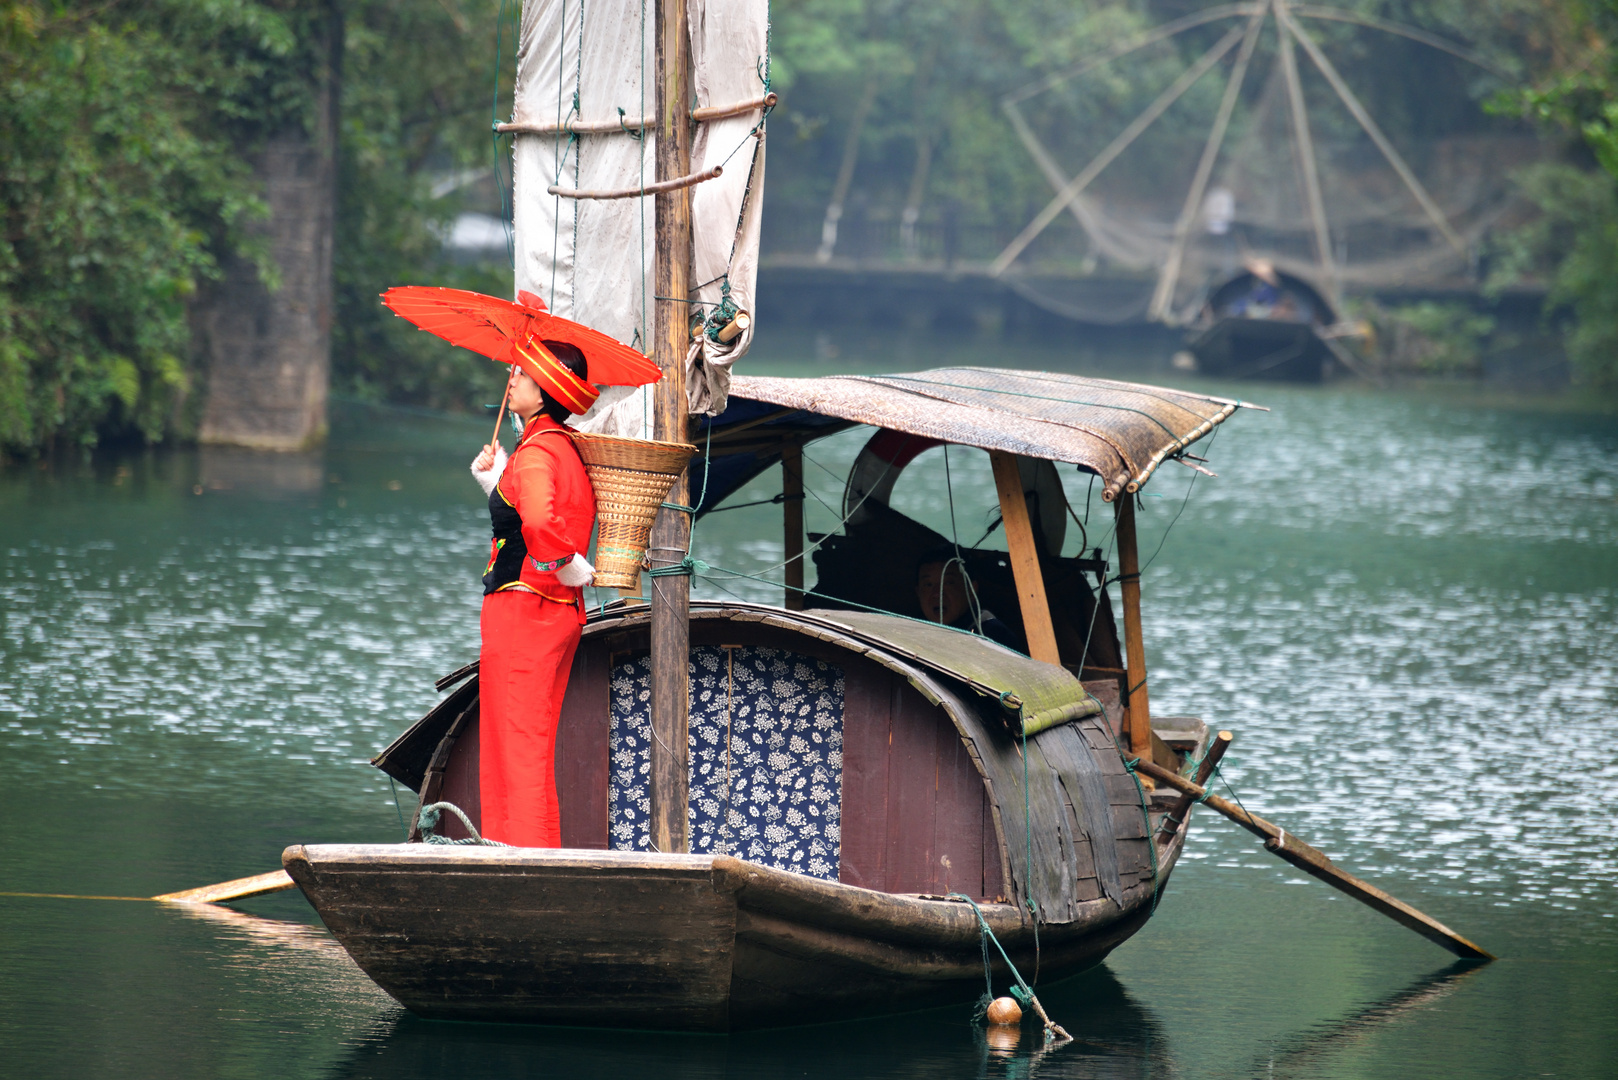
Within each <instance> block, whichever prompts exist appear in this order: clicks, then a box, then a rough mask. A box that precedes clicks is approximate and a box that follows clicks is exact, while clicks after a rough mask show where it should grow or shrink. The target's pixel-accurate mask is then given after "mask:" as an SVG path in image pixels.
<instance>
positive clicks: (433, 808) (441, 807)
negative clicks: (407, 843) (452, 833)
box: [417, 802, 511, 847]
mask: <svg viewBox="0 0 1618 1080" xmlns="http://www.w3.org/2000/svg"><path fill="white" fill-rule="evenodd" d="M445 810H448V811H449V812H450V813H452V814H454V815H455V816H456V817H458V818H460V819H461V824H462V825H465V826H466V831H467V832H468V833H470V834H471V835H470V836H468V837H466V838H464V839H461V840H451V839H450V838H449V837H447V836H439V835H438V834H436V833H434V832H433V829H434V828H435V827H437V825H438V818H439V815H440V814H441V813H442V812H443V811H445ZM417 824H419V825H420V826H421V838H422V840H424V841H426V842H427V843H429V844H453V845H472V844H477V845H482V846H484V847H510V846H511V845H510V844H502V843H501V842H500V841H498V840H487V839H485V838H484V837H482V836H480V835H479V834H478V830H477V827H476V826H474V825H473V824H472V819H471V818H469V817H467V816H466V811H464V810H462V809H461V808H460V807H459V806H456V805H455V804H454V803H448V802H435V803H433V804H432V805H430V806H424V807H422V808H421V816H420V817H419V818H418V819H417Z"/></svg>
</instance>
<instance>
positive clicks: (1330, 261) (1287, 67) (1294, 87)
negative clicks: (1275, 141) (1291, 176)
mask: <svg viewBox="0 0 1618 1080" xmlns="http://www.w3.org/2000/svg"><path fill="white" fill-rule="evenodd" d="M1274 7H1275V32H1276V35H1277V37H1278V38H1279V40H1280V45H1281V56H1280V61H1281V75H1282V77H1283V78H1284V79H1285V80H1286V86H1287V101H1288V103H1289V104H1290V105H1291V107H1292V138H1293V139H1294V140H1295V144H1296V146H1297V149H1298V167H1299V169H1301V170H1302V172H1303V193H1304V197H1305V199H1307V200H1308V203H1309V220H1310V222H1311V223H1312V224H1313V225H1314V227H1315V254H1316V255H1317V256H1319V258H1320V276H1321V277H1323V278H1325V282H1324V284H1325V286H1326V292H1327V294H1328V295H1329V296H1330V297H1331V299H1332V302H1333V303H1336V301H1337V265H1336V260H1335V259H1334V258H1333V257H1332V250H1331V228H1330V226H1328V225H1327V224H1326V200H1325V199H1324V198H1322V197H1321V194H1320V167H1319V164H1318V162H1317V161H1316V159H1315V139H1314V136H1313V135H1312V134H1311V133H1310V131H1309V109H1308V107H1307V106H1306V105H1305V104H1304V100H1303V85H1302V84H1301V83H1300V82H1299V81H1298V58H1297V55H1296V54H1295V53H1294V52H1293V50H1292V41H1293V34H1292V24H1291V23H1290V22H1288V21H1287V18H1286V4H1285V3H1284V2H1283V0H1274Z"/></svg>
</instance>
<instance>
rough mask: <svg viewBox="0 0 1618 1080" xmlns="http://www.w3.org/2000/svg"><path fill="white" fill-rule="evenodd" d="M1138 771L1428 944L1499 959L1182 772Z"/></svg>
mask: <svg viewBox="0 0 1618 1080" xmlns="http://www.w3.org/2000/svg"><path fill="white" fill-rule="evenodd" d="M1135 770H1136V772H1138V773H1141V774H1143V775H1145V776H1150V777H1152V778H1153V779H1154V780H1158V781H1161V782H1162V783H1164V784H1167V785H1168V786H1169V787H1172V788H1177V789H1178V790H1180V791H1181V792H1183V793H1184V794H1187V795H1190V796H1191V797H1192V798H1195V799H1201V800H1202V801H1203V802H1205V803H1207V804H1208V806H1210V807H1212V808H1213V809H1214V810H1217V811H1218V812H1219V813H1221V814H1223V815H1225V816H1226V817H1228V818H1229V819H1230V820H1232V821H1234V822H1235V823H1236V824H1238V825H1240V826H1241V827H1242V828H1244V829H1246V830H1247V831H1248V832H1250V833H1252V834H1253V835H1254V836H1257V837H1259V838H1260V839H1261V840H1263V841H1264V848H1265V850H1267V851H1269V852H1270V853H1271V854H1273V855H1275V856H1276V857H1278V858H1280V859H1283V860H1285V861H1286V862H1289V863H1291V864H1292V865H1293V866H1296V867H1297V868H1298V869H1299V870H1302V871H1303V872H1304V873H1306V874H1308V875H1310V876H1311V877H1317V878H1319V879H1320V880H1321V881H1324V882H1325V883H1326V884H1327V885H1330V886H1331V887H1332V888H1334V889H1338V890H1340V891H1342V892H1345V893H1347V894H1348V895H1349V896H1352V897H1353V898H1354V899H1356V900H1358V901H1359V902H1360V903H1362V904H1365V905H1366V906H1368V907H1373V908H1375V909H1376V910H1378V911H1380V912H1381V913H1382V914H1384V915H1386V916H1387V917H1388V918H1390V919H1392V920H1393V921H1394V922H1396V923H1399V924H1400V925H1402V926H1406V927H1409V928H1410V929H1412V930H1414V931H1415V932H1416V933H1418V934H1420V935H1421V936H1422V937H1424V938H1426V939H1427V940H1428V941H1431V942H1433V943H1434V944H1437V945H1441V946H1443V947H1444V948H1446V949H1448V950H1449V951H1450V952H1452V953H1454V954H1455V955H1456V956H1459V957H1462V958H1463V959H1466V960H1493V959H1494V958H1495V957H1494V954H1493V953H1491V952H1489V951H1488V950H1487V949H1484V948H1483V947H1482V946H1480V945H1477V944H1475V943H1473V942H1471V941H1468V940H1467V939H1466V938H1464V937H1462V936H1461V935H1460V934H1457V933H1456V932H1455V931H1453V930H1451V929H1450V928H1449V927H1447V926H1445V925H1444V924H1443V923H1441V922H1439V921H1438V920H1437V919H1435V918H1433V917H1432V916H1431V915H1427V914H1424V913H1422V912H1420V911H1417V910H1416V909H1415V908H1413V907H1411V906H1410V905H1409V904H1407V903H1405V902H1404V901H1403V900H1400V899H1398V898H1397V897H1394V896H1391V895H1389V894H1388V893H1385V892H1383V891H1382V890H1381V889H1379V888H1377V887H1376V886H1375V885H1372V884H1370V883H1369V882H1365V881H1361V880H1360V879H1359V878H1357V877H1355V876H1354V875H1353V874H1350V873H1349V872H1348V871H1346V870H1344V869H1342V868H1341V867H1339V866H1338V865H1337V864H1336V863H1334V862H1332V861H1331V860H1330V859H1328V858H1326V856H1325V854H1324V853H1323V852H1321V851H1320V850H1318V849H1316V848H1313V847H1310V846H1309V845H1308V844H1306V843H1304V842H1303V841H1302V840H1299V839H1298V838H1297V837H1296V836H1294V835H1292V834H1291V833H1289V832H1287V831H1286V830H1285V829H1283V828H1281V827H1280V826H1279V825H1276V824H1273V823H1271V822H1268V821H1265V820H1264V819H1263V818H1261V817H1258V816H1256V815H1253V814H1249V813H1248V812H1247V810H1246V809H1245V808H1244V807H1241V806H1238V805H1235V804H1233V803H1231V802H1229V801H1228V800H1225V799H1221V798H1220V797H1219V796H1218V795H1210V794H1208V790H1207V788H1205V787H1203V786H1202V785H1201V784H1198V783H1195V782H1194V781H1191V780H1187V779H1186V778H1185V777H1183V776H1181V775H1179V774H1178V773H1173V772H1170V771H1169V770H1167V769H1164V768H1161V767H1160V766H1158V765H1155V764H1153V763H1152V762H1150V761H1147V760H1145V759H1142V760H1140V761H1137V762H1136V763H1135Z"/></svg>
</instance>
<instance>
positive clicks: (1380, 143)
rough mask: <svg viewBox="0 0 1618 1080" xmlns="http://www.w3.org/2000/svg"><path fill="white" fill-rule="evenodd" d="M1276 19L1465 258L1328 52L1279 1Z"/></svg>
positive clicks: (1441, 214)
mask: <svg viewBox="0 0 1618 1080" xmlns="http://www.w3.org/2000/svg"><path fill="white" fill-rule="evenodd" d="M1276 18H1277V19H1278V20H1279V21H1280V22H1281V23H1283V24H1284V25H1285V27H1286V31H1287V33H1288V34H1290V35H1291V36H1292V37H1294V38H1296V39H1297V42H1298V44H1299V45H1302V46H1303V51H1304V52H1306V53H1308V54H1309V59H1310V60H1311V61H1313V63H1314V65H1315V67H1316V68H1317V69H1318V70H1319V71H1320V73H1321V74H1322V75H1324V76H1325V77H1326V81H1327V82H1328V83H1330V84H1331V88H1332V90H1333V91H1335V92H1336V94H1337V97H1338V99H1339V100H1340V101H1342V103H1343V106H1344V107H1345V108H1347V109H1348V111H1349V113H1350V114H1351V115H1352V116H1353V117H1354V120H1355V122H1356V123H1358V124H1359V125H1360V128H1361V129H1362V130H1363V131H1364V132H1365V134H1367V135H1369V136H1370V137H1371V141H1372V142H1373V143H1375V144H1376V148H1377V149H1378V150H1380V151H1381V152H1382V156H1383V158H1385V159H1386V160H1387V163H1388V165H1389V166H1391V167H1392V168H1393V171H1394V172H1396V173H1398V174H1399V179H1400V180H1402V181H1404V185H1405V187H1406V188H1408V189H1409V190H1410V194H1412V195H1414V196H1415V197H1416V202H1417V203H1419V204H1420V205H1421V209H1422V212H1423V213H1425V214H1426V215H1427V217H1428V218H1429V219H1430V220H1431V221H1432V223H1433V225H1434V226H1435V227H1436V228H1437V229H1438V231H1439V233H1440V234H1441V235H1442V236H1443V237H1444V239H1445V240H1447V241H1449V244H1450V246H1451V247H1453V248H1454V249H1455V250H1456V251H1458V252H1460V253H1461V254H1463V255H1464V254H1465V253H1466V241H1464V240H1462V239H1461V237H1460V234H1459V233H1457V232H1456V231H1455V230H1454V228H1453V227H1451V225H1450V223H1449V219H1448V218H1447V217H1445V216H1444V211H1442V210H1440V209H1439V207H1438V203H1436V202H1434V201H1433V197H1432V196H1431V195H1429V194H1428V193H1427V189H1426V188H1425V187H1423V186H1422V183H1421V181H1420V180H1417V179H1416V174H1415V173H1414V172H1412V171H1411V170H1410V166H1409V165H1407V164H1405V159H1404V158H1403V157H1402V156H1400V154H1399V151H1397V150H1395V149H1394V148H1393V144H1392V143H1391V142H1389V141H1388V137H1387V136H1386V135H1384V134H1382V129H1381V128H1380V127H1378V126H1377V123H1376V121H1375V120H1373V119H1371V114H1370V113H1369V112H1367V111H1366V108H1365V106H1364V105H1362V104H1361V103H1360V99H1359V98H1357V97H1355V96H1354V91H1352V90H1350V89H1349V88H1348V84H1347V83H1345V82H1344V81H1343V77H1342V76H1341V75H1339V74H1338V73H1337V68H1336V66H1335V65H1333V64H1332V62H1331V61H1330V60H1328V59H1327V58H1326V54H1325V53H1323V52H1321V51H1320V46H1319V45H1317V44H1316V43H1315V40H1314V38H1312V37H1310V36H1309V34H1308V32H1307V31H1305V30H1304V28H1303V27H1301V26H1299V25H1298V22H1297V20H1296V19H1294V18H1293V17H1292V13H1291V12H1289V11H1288V10H1287V5H1286V4H1284V3H1281V2H1280V0H1277V3H1276ZM1295 77H1296V76H1295V75H1294V78H1295Z"/></svg>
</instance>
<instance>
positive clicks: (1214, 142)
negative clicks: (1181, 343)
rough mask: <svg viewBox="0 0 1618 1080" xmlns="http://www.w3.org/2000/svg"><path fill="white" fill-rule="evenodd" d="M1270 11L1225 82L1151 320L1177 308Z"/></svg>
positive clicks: (1254, 25) (1250, 27) (1254, 24)
mask: <svg viewBox="0 0 1618 1080" xmlns="http://www.w3.org/2000/svg"><path fill="white" fill-rule="evenodd" d="M1267 10H1268V9H1264V8H1261V9H1259V12H1258V14H1257V15H1254V16H1253V17H1252V18H1251V19H1249V20H1248V22H1247V36H1246V37H1244V38H1242V48H1241V51H1240V52H1239V53H1237V54H1236V66H1235V67H1234V68H1232V69H1231V72H1230V78H1229V79H1228V80H1227V81H1226V82H1225V96H1224V97H1223V98H1221V99H1220V101H1219V112H1218V113H1217V114H1216V115H1215V116H1214V122H1213V127H1212V128H1210V129H1209V130H1208V141H1207V143H1205V144H1204V145H1203V147H1202V158H1201V159H1200V160H1199V161H1198V162H1197V171H1196V174H1195V175H1194V176H1192V178H1191V190H1189V191H1187V192H1186V194H1185V205H1184V206H1182V207H1181V208H1180V217H1179V220H1177V221H1176V222H1175V223H1174V242H1173V243H1172V244H1170V245H1169V257H1168V261H1167V262H1165V263H1164V264H1163V272H1162V273H1161V274H1159V275H1158V278H1157V289H1156V291H1155V292H1153V293H1152V306H1151V308H1150V309H1149V310H1148V311H1147V312H1146V317H1147V318H1149V319H1157V320H1158V321H1160V322H1168V321H1169V316H1170V313H1171V309H1172V308H1173V306H1174V286H1175V285H1176V284H1177V283H1178V281H1179V279H1180V263H1181V261H1182V260H1183V259H1184V258H1185V242H1186V240H1187V239H1188V238H1189V237H1190V235H1191V224H1192V222H1194V221H1195V220H1196V219H1197V212H1198V211H1199V210H1200V209H1201V208H1202V193H1203V191H1204V189H1206V188H1207V186H1208V178H1209V177H1210V176H1212V175H1213V167H1214V162H1215V161H1216V160H1218V158H1219V148H1220V147H1221V146H1223V145H1224V144H1225V131H1226V129H1227V128H1228V127H1229V126H1230V114H1231V113H1232V112H1234V111H1235V109H1236V99H1237V97H1238V96H1240V94H1241V92H1242V82H1243V81H1244V80H1246V78H1247V64H1248V61H1250V60H1252V59H1253V47H1254V46H1255V45H1257V44H1258V32H1259V30H1260V29H1262V28H1263V26H1264V17H1265V14H1266V12H1267Z"/></svg>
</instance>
